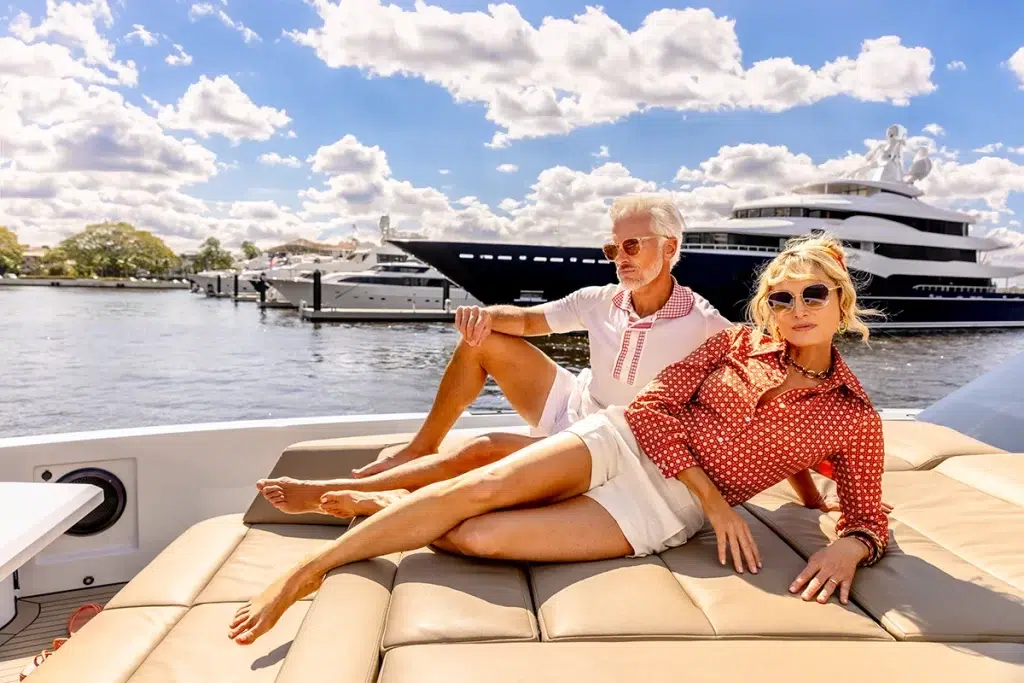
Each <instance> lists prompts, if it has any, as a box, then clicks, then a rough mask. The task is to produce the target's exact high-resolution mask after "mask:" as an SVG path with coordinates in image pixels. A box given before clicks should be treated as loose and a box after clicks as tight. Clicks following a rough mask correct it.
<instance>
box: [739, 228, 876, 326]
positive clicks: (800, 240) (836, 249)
mask: <svg viewBox="0 0 1024 683" xmlns="http://www.w3.org/2000/svg"><path fill="white" fill-rule="evenodd" d="M815 266H817V267H818V268H820V269H821V271H822V272H823V273H824V274H825V276H826V277H827V278H828V279H829V280H831V281H832V282H834V283H835V284H836V285H837V286H838V287H839V289H838V290H837V293H838V295H839V310H840V321H841V322H840V324H841V325H842V324H843V323H845V325H846V328H847V329H848V330H849V331H850V332H855V333H857V334H860V337H861V340H862V341H867V339H868V336H869V335H870V332H869V331H868V326H867V325H866V324H865V323H864V320H863V318H864V316H870V315H881V313H880V312H879V311H876V310H874V309H870V308H861V307H860V306H859V305H858V304H857V289H856V285H855V284H854V282H853V279H852V278H851V277H850V272H849V271H848V270H847V268H846V250H845V249H843V245H842V242H840V241H839V240H838V239H836V238H835V237H832V236H831V235H829V234H827V233H823V234H820V235H811V236H803V237H795V238H793V239H791V240H789V241H788V242H786V246H785V248H784V249H783V250H782V251H781V252H780V253H779V255H778V256H776V257H775V258H774V259H772V260H771V261H770V262H769V263H768V264H767V265H766V266H765V267H764V268H763V269H762V271H761V273H760V274H759V276H758V282H757V291H756V292H755V293H754V296H753V297H752V298H751V299H750V303H749V304H748V306H747V316H748V318H749V319H750V322H751V324H752V325H753V326H754V329H755V330H757V331H760V332H761V333H762V334H765V335H767V336H770V337H771V338H772V339H773V340H775V341H782V339H781V338H780V336H779V332H778V328H777V327H776V326H775V324H774V323H775V314H774V313H773V311H772V309H771V306H769V305H768V293H769V290H770V289H771V288H772V287H774V286H775V285H777V284H778V283H780V282H782V281H783V280H788V279H790V278H806V277H807V276H808V275H809V274H810V271H811V269H812V268H814V267H815Z"/></svg>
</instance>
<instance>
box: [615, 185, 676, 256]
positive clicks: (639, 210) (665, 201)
mask: <svg viewBox="0 0 1024 683" xmlns="http://www.w3.org/2000/svg"><path fill="white" fill-rule="evenodd" d="M608 214H609V215H610V216H611V219H612V222H613V223H617V222H618V221H620V220H622V219H624V218H631V217H633V216H649V217H650V219H651V231H652V232H653V233H654V234H655V235H659V236H661V237H672V238H675V240H676V250H675V253H674V254H672V260H671V261H669V268H672V267H674V266H675V265H676V264H677V263H679V256H680V253H679V252H680V250H681V249H682V247H683V230H684V229H685V228H686V224H685V222H684V221H683V215H682V214H681V213H680V212H679V209H678V208H677V207H676V205H675V203H674V202H673V201H672V200H671V199H670V198H668V197H667V196H665V195H657V194H646V195H644V194H633V195H626V196H624V197H619V198H618V199H616V200H615V201H614V202H613V203H612V206H611V208H610V209H608Z"/></svg>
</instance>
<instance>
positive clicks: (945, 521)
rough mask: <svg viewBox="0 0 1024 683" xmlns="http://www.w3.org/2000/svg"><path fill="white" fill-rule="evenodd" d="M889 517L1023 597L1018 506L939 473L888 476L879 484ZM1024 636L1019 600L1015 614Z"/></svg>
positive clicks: (1023, 540)
mask: <svg viewBox="0 0 1024 683" xmlns="http://www.w3.org/2000/svg"><path fill="white" fill-rule="evenodd" d="M883 486H884V487H885V491H886V495H887V496H888V497H890V498H892V500H893V503H894V504H895V505H896V509H895V510H893V512H892V517H893V518H894V519H897V520H899V521H900V522H902V523H903V524H906V525H907V526H909V527H912V528H913V529H914V530H915V531H917V532H919V533H920V534H921V535H923V536H925V537H927V538H928V539H929V540H931V541H932V542H934V543H936V544H938V545H941V546H942V547H944V548H947V549H949V551H950V552H952V553H953V554H954V555H956V556H958V557H960V558H962V559H963V560H965V561H966V562H969V563H970V564H972V565H974V566H975V567H977V568H978V569H980V570H982V571H984V572H985V573H986V574H989V575H991V576H993V577H995V578H996V579H998V580H999V581H1002V582H1005V583H1007V584H1009V585H1010V586H1013V587H1014V588H1016V589H1017V590H1016V593H1017V594H1018V595H1019V596H1020V597H1021V598H1024V507H1021V506H1020V505H1016V504H1014V503H1011V502H1008V501H1006V500H1003V499H1002V498H997V497H995V496H992V495H989V494H988V493H986V492H984V491H980V490H978V489H976V488H973V487H971V486H968V485H967V484H965V483H962V482H960V481H957V480H956V479H953V478H951V477H948V476H946V475H945V474H943V473H941V472H935V471H931V472H894V473H891V474H887V475H886V476H885V478H884V479H883ZM1019 617H1020V622H1019V625H1020V627H1021V629H1022V630H1021V635H1022V636H1024V601H1022V603H1021V609H1020V613H1019Z"/></svg>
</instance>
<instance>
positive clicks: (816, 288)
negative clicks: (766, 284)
mask: <svg viewBox="0 0 1024 683" xmlns="http://www.w3.org/2000/svg"><path fill="white" fill-rule="evenodd" d="M833 289H839V287H829V286H828V285H822V284H815V285H807V286H806V287H804V291H803V292H802V293H801V295H800V296H801V298H803V300H804V306H807V308H822V307H823V306H824V305H825V304H827V303H828V293H829V292H831V291H832V290H833ZM768 305H769V306H771V307H772V309H773V310H776V311H779V310H787V311H788V310H791V309H792V308H793V306H795V305H796V297H794V296H793V294H792V293H791V292H787V291H785V290H779V291H777V292H772V293H771V294H769V295H768Z"/></svg>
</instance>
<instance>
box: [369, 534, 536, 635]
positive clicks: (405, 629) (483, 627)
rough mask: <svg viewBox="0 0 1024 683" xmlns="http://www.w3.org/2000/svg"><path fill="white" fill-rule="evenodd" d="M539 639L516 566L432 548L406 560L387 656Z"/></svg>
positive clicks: (390, 625) (394, 600) (393, 610)
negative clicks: (419, 647)
mask: <svg viewBox="0 0 1024 683" xmlns="http://www.w3.org/2000/svg"><path fill="white" fill-rule="evenodd" d="M537 638H538V630H537V623H536V619H535V617H534V613H533V601H532V600H531V598H530V587H529V584H528V583H527V580H526V576H525V574H524V573H523V570H522V569H521V568H520V567H518V566H517V565H515V564H512V563H507V562H492V561H488V560H480V559H475V558H467V557H457V556H455V555H450V554H448V553H445V552H442V551H437V550H433V549H427V548H424V549H421V550H417V551H413V552H409V553H404V554H403V555H402V559H401V562H400V563H399V565H398V573H397V575H396V577H395V587H394V591H393V596H392V600H391V608H390V610H389V612H388V620H387V627H386V630H385V633H384V641H383V648H384V649H385V650H387V649H389V648H393V647H398V646H401V645H410V644H416V643H433V642H460V641H478V642H480V641H483V642H486V641H516V640H537Z"/></svg>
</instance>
